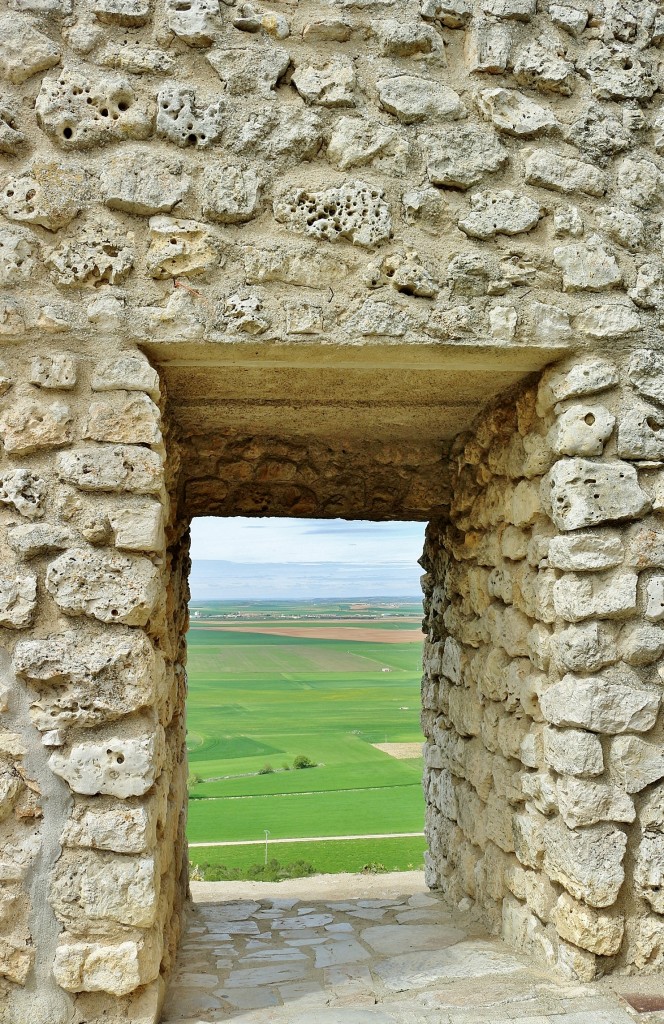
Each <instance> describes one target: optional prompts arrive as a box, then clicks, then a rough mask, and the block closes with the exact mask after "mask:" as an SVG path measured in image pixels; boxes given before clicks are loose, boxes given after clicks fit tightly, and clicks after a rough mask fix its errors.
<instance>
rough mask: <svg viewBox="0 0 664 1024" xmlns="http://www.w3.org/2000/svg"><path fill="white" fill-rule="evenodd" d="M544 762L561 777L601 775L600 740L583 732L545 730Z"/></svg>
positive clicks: (602, 760) (601, 756) (574, 730)
mask: <svg viewBox="0 0 664 1024" xmlns="http://www.w3.org/2000/svg"><path fill="white" fill-rule="evenodd" d="M543 740H544V760H545V762H546V764H547V765H548V766H549V768H553V770H554V771H555V772H558V774H559V775H573V776H581V777H585V776H589V777H592V776H593V775H601V774H602V772H603V771H604V756H603V754H602V744H601V743H600V741H599V738H598V737H597V736H595V735H594V734H593V733H591V732H583V731H582V730H580V729H553V728H551V726H547V728H545V729H544V731H543Z"/></svg>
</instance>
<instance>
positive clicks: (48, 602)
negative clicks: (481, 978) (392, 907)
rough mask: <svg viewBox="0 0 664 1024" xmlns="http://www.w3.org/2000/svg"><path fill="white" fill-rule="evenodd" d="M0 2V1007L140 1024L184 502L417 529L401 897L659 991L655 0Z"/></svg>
mask: <svg viewBox="0 0 664 1024" xmlns="http://www.w3.org/2000/svg"><path fill="white" fill-rule="evenodd" d="M0 3H1V7H0V345H1V346H2V353H1V359H0V364H1V365H0V441H1V442H2V450H1V452H0V552H1V554H2V567H1V568H0V642H1V652H0V666H1V671H2V676H1V678H0V883H1V885H2V889H1V890H0V1022H1V1024H27V1022H30V1024H34V1022H35V1021H41V1020H44V1021H48V1024H83V1022H85V1024H101V1022H102V1021H104V1022H105V1024H121V1022H123V1021H133V1022H135V1024H140V1022H142V1021H144V1022H145V1024H147V1022H152V1021H154V1020H155V1018H156V1016H157V1014H158V1010H159V1002H160V998H161V993H162V991H163V987H164V984H165V981H166V979H167V978H168V972H169V967H170V964H171V962H172V956H173V951H174V948H175V946H176V944H177V939H178V931H179V919H180V910H181V904H182V901H183V899H184V897H185V895H186V877H185V867H184V864H185V858H184V850H183V835H184V815H185V811H186V807H185V804H186V799H185V789H184V772H185V765H184V697H185V686H186V684H185V674H184V633H185V630H186V573H187V565H188V563H187V552H186V536H187V535H186V531H187V525H188V520H189V517H190V516H191V515H192V514H198V513H203V512H216V513H218V514H237V513H238V512H242V513H245V514H256V515H261V514H264V513H265V512H268V511H269V512H272V513H273V514H274V513H282V514H287V515H314V514H316V515H318V514H320V515H327V516H333V515H349V516H351V517H359V518H362V517H370V518H377V519H379V518H380V519H384V518H394V519H403V518H409V517H416V518H419V519H427V518H432V519H434V522H433V523H432V526H431V527H430V530H429V534H428V541H427V551H426V555H425V560H426V568H427V572H428V575H427V597H426V603H427V622H428V625H429V630H430V637H429V640H428V642H427V648H426V665H427V672H426V676H425V687H424V717H425V728H426V733H427V737H428V738H429V742H428V745H427V756H428V764H429V768H428V774H427V783H426V784H427V792H428V796H429V799H430V814H429V824H428V832H429V839H430V855H429V872H430V879H431V882H432V884H436V885H439V886H442V887H444V888H446V889H448V890H449V892H450V893H451V895H453V896H454V897H455V898H456V899H465V898H472V899H476V900H477V902H478V904H479V905H480V906H481V907H482V908H483V911H484V912H485V914H486V915H487V917H488V919H489V920H490V922H491V923H492V925H494V926H495V927H499V928H502V929H503V933H504V934H505V935H506V937H507V938H509V940H510V941H513V942H517V943H519V944H521V945H527V946H528V948H532V949H536V950H538V951H539V953H540V954H543V955H544V956H546V957H547V959H549V960H550V961H553V962H556V963H558V964H559V965H560V967H561V969H563V970H565V971H567V972H568V973H576V974H577V975H579V976H582V977H589V976H591V975H592V973H593V972H594V971H596V970H597V969H603V970H607V969H612V968H618V969H634V968H635V967H639V966H643V967H648V968H652V967H656V966H658V965H659V964H660V962H661V959H662V952H661V950H662V938H661V927H660V924H659V922H660V920H661V918H660V917H659V916H657V915H658V914H659V913H660V911H662V910H664V906H663V905H661V902H660V895H659V888H660V876H661V865H662V855H661V853H660V849H661V847H660V838H661V832H660V831H659V829H660V828H664V827H663V826H662V825H661V816H660V811H659V802H658V801H659V797H658V795H657V792H656V790H654V789H653V787H654V786H656V783H657V779H658V774H659V765H660V754H659V752H658V741H659V732H658V731H657V730H658V726H657V714H658V706H659V696H658V695H659V689H658V687H659V676H658V670H657V666H656V662H657V659H658V658H659V656H660V654H661V653H662V652H664V644H660V631H661V628H660V625H659V624H658V623H659V621H660V619H661V614H660V613H661V605H662V594H663V593H664V582H663V580H664V575H663V573H664V557H663V556H662V554H661V553H660V547H661V544H660V541H659V536H660V534H659V533H658V530H657V525H658V523H659V518H658V517H659V516H660V514H661V510H662V508H664V496H663V495H664V490H663V489H662V485H661V484H660V482H659V476H660V474H661V468H660V467H661V465H662V464H663V463H664V441H663V440H662V436H663V435H662V430H663V428H662V418H661V414H660V411H658V410H659V408H660V407H661V406H662V405H664V402H663V399H664V395H663V393H662V391H661V380H662V367H661V366H660V363H659V359H660V357H659V356H658V355H657V352H658V350H660V349H661V347H662V344H661V342H662V335H661V323H660V312H659V311H660V309H661V306H662V302H663V301H664V264H663V262H662V256H661V226H662V225H661V221H662V200H661V196H662V176H663V173H664V165H663V164H662V154H664V116H663V114H662V107H661V87H662V68H661V50H660V47H661V45H662V43H664V15H663V14H662V13H661V11H660V8H659V6H657V5H656V4H654V3H649V2H647V0H640V2H637V0H589V2H586V0H583V2H582V0H565V2H562V3H553V2H548V0H472V2H471V0H421V2H420V0H320V2H318V0H302V2H301V3H299V4H298V3H296V2H287V0H286V2H285V0H275V3H274V4H271V5H270V4H268V3H267V2H263V0H256V2H255V3H254V4H253V6H252V5H251V4H249V3H244V2H242V0H236V2H235V3H232V2H228V3H226V2H224V3H223V4H220V3H219V0H187V2H186V3H184V4H182V3H179V2H178V0H154V2H151V0H0ZM600 346H602V350H601V354H600ZM167 349H168V353H167V357H168V371H166V370H164V369H163V363H164V361H165V359H166V356H165V354H164V353H165V352H166V350H167ZM397 349H398V350H399V351H403V352H404V353H407V357H404V358H402V359H401V361H400V362H399V361H398V360H394V358H393V355H392V356H390V358H388V356H387V355H386V353H392V354H393V353H394V351H395V350H397ZM174 350H176V351H174ZM314 350H315V353H314ZM143 351H145V352H146V353H149V356H150V361H148V359H147V357H146V355H144V354H143ZM178 351H179V352H181V353H183V355H182V357H179V356H178ZM221 352H223V353H224V354H225V357H226V363H225V364H224V363H223V360H222V358H221V356H220V353H221ZM229 352H230V353H231V355H228V353H229ZM341 352H343V359H341V357H340V353H341ZM367 352H369V355H367V354H366V353H367ZM423 352H425V354H426V357H427V358H426V359H423V358H422V353H423ZM452 352H453V353H454V356H453V357H452V356H451V355H450V353H452ZM487 352H491V354H492V360H494V361H493V362H490V363H489V362H485V363H484V364H483V372H480V368H481V364H482V359H485V360H486V353H487ZM240 353H242V354H240ZM247 353H249V355H248V354H247ZM358 353H362V359H360V358H359V356H358V355H357V354H358ZM566 353H567V354H569V362H568V363H567V365H566V367H565V368H563V369H562V370H553V371H551V372H547V375H546V377H545V378H544V381H543V383H542V384H541V385H540V387H539V391H538V392H537V394H536V391H535V390H534V388H533V389H531V390H530V391H526V392H524V393H523V394H522V395H521V396H520V397H518V398H515V397H514V395H512V398H510V399H509V400H507V399H506V400H505V402H503V404H501V405H499V406H498V407H497V408H496V409H495V410H494V411H492V412H490V413H487V414H486V415H485V416H484V417H483V418H482V420H481V422H480V423H479V424H478V425H477V427H476V429H475V430H474V431H473V435H472V437H471V438H466V437H464V438H463V439H461V440H459V441H457V442H456V443H455V444H454V445H453V447H452V451H451V454H450V455H449V456H448V454H447V453H448V448H449V442H450V440H451V439H452V437H453V435H454V434H455V433H457V432H458V431H459V429H460V425H461V422H463V423H466V422H468V421H469V420H470V418H471V414H470V413H469V409H471V408H472V411H473V414H474V411H475V410H476V408H477V407H478V405H479V402H480V401H484V400H485V397H484V396H485V394H486V395H487V396H488V395H493V394H495V393H496V392H497V391H499V390H502V389H503V387H504V386H506V384H505V385H504V384H503V383H500V382H502V381H505V382H507V381H509V382H510V383H511V382H513V381H514V380H515V379H518V380H522V379H523V378H524V376H525V375H527V374H528V373H530V372H531V371H532V370H538V371H539V370H541V369H542V368H543V367H544V365H545V364H546V363H547V362H548V361H550V360H552V359H556V358H558V357H559V356H561V355H564V354H566ZM589 353H591V354H592V353H595V361H594V362H592V361H591V362H590V363H588V361H587V360H588V358H589ZM496 354H497V355H496ZM185 356H186V358H185ZM448 358H449V359H450V362H451V363H453V364H454V365H453V373H452V374H451V375H449V376H448V377H444V376H443V375H442V369H444V364H445V361H446V360H447V359H448ZM187 359H191V361H192V365H194V366H195V370H196V372H195V373H192V374H190V376H189V377H187V376H186V375H183V376H182V377H180V378H179V377H178V373H177V366H178V361H179V360H180V362H186V360H187ZM233 359H235V360H236V364H235V365H234V374H233V375H232V376H233V381H232V386H231V385H230V384H229V383H228V377H229V376H230V371H229V370H228V367H229V366H230V365H231V364H232V361H233ZM411 360H412V365H411ZM224 366H225V367H226V371H228V374H227V376H225V372H226V371H225V369H224ZM395 366H398V367H400V369H396V370H395V369H394V367H395ZM487 366H489V373H487ZM294 367H295V368H296V370H297V372H292V371H293V368H294ZM492 367H495V372H496V377H497V378H498V376H499V375H504V376H500V380H499V382H498V383H496V382H495V381H494V382H493V383H492V385H491V386H489V384H488V383H487V377H488V376H490V373H491V372H492V370H491V368H492ZM275 368H276V370H275ZM159 369H161V370H162V378H160V375H159V372H158V371H159ZM413 369H417V372H410V371H411V370H413ZM357 370H359V371H360V372H355V371H357ZM263 371H264V373H265V381H267V380H268V378H269V381H270V387H269V389H268V388H267V387H266V386H262V384H261V374H262V373H263ZM277 371H278V372H277ZM305 371H307V372H305ZM323 371H332V372H330V373H328V375H327V376H325V374H324V373H323ZM166 372H168V374H169V378H168V379H169V381H173V382H175V386H174V388H171V390H172V391H173V390H176V391H177V387H178V383H177V382H178V380H182V381H185V383H184V384H183V385H182V386H183V390H185V391H186V389H187V388H188V387H190V388H191V389H192V392H194V391H195V392H196V393H195V394H192V395H189V394H171V396H170V401H169V404H168V407H167V406H166V399H165V394H164V388H163V386H162V380H163V374H164V373H166ZM319 373H320V374H321V380H322V383H321V381H318V382H316V376H317V374H319ZM400 373H401V374H403V376H402V377H400V376H399V374H400ZM196 374H198V380H197V383H194V381H195V380H196ZM270 374H271V376H270ZM208 376H209V377H210V378H211V385H213V386H211V387H210V389H209V391H208V390H206V388H205V387H204V386H203V385H204V383H205V381H204V382H203V383H201V377H203V378H206V377H208ZM212 378H213V379H212ZM351 378H352V386H351ZM439 380H444V381H447V383H446V384H443V385H442V386H440V387H439V385H438V381H439ZM187 381H188V382H189V383H187ZM328 382H329V383H328ZM420 382H423V383H422V384H420ZM314 383H316V388H314ZM485 384H486V392H485V390H484V387H485ZM400 385H403V388H402V390H403V396H401V398H400V397H399V387H400ZM420 387H421V390H422V391H423V392H424V395H423V400H422V402H421V403H420V404H419V405H418V408H417V410H416V412H417V415H416V416H413V415H410V416H409V413H410V412H412V410H410V409H409V408H408V405H409V401H410V398H411V397H412V396H413V394H414V392H416V391H417V390H418V388H420ZM308 390H315V392H316V393H315V397H316V400H317V402H318V406H316V405H315V404H313V403H312V404H311V405H307V404H306V402H305V401H304V400H303V395H304V396H305V397H306V393H307V391H308ZM327 390H329V391H330V395H329V399H330V402H329V408H324V402H323V399H325V398H327V397H328V396H327V394H326V392H327ZM268 391H269V393H268V394H266V392H268ZM293 391H296V392H297V398H298V401H297V402H296V401H293V400H292V399H293V394H292V393H291V392H293ZM450 392H451V393H450ZM210 396H211V397H210ZM229 396H230V397H229ZM404 396H406V397H404ZM478 396H479V398H478ZM208 397H210V407H209V409H206V410H205V412H206V416H205V418H202V414H201V404H205V403H207V401H208ZM238 399H241V401H242V403H243V404H241V405H240V404H237V402H236V404H235V405H234V404H233V401H234V400H238ZM227 400H228V406H229V408H230V409H231V412H230V413H229V418H227V419H224V417H223V416H222V413H221V411H220V410H221V409H222V407H223V405H224V402H226V401H227ZM438 401H439V403H440V406H445V407H446V408H447V413H446V415H445V416H437V415H435V412H436V408H435V407H436V403H437V402H438ZM196 402H198V404H196ZM289 402H290V404H289ZM374 402H375V404H376V408H377V407H378V404H379V403H380V415H378V412H376V413H375V417H374V418H372V403H374ZM187 403H189V404H187ZM252 403H253V404H255V408H256V421H257V424H258V425H257V427H256V429H254V424H253V423H252V422H250V420H251V408H252ZM298 403H299V404H298ZM413 404H415V403H413ZM427 409H430V410H431V414H430V418H429V419H427ZM238 410H241V414H242V417H243V420H242V423H241V424H240V425H239V426H237V425H234V423H235V421H234V420H233V417H234V416H238V415H240V412H238ZM303 410H304V411H303ZM392 411H393V412H392ZM279 416H281V418H279ZM304 416H306V417H307V418H308V420H307V423H306V424H304V425H302V424H300V423H299V422H298V420H299V419H301V418H302V417H304ZM317 416H320V419H317ZM455 416H458V417H459V421H458V422H455V419H454V417H455ZM178 417H179V419H178ZM187 417H188V418H187ZM353 418H354V420H355V421H354V422H353V423H351V422H350V421H351V420H352V419H353ZM199 420H200V422H198V421H199ZM434 423H435V426H433V424H434ZM283 424H287V425H288V429H286V428H284V427H283ZM183 425H186V427H187V429H186V430H185V429H183ZM280 425H281V426H280ZM301 426H302V429H301V430H300V431H299V432H298V430H299V428H300V427H301ZM305 426H306V429H304V427H305ZM351 428H352V429H351ZM420 434H421V437H420ZM180 441H181V442H182V447H181V446H180ZM450 475H452V477H453V480H454V486H453V488H452V489H450ZM452 496H453V500H452V504H451V511H450V512H449V513H448V506H449V503H450V500H451V498H452ZM605 524H609V525H605ZM611 524H613V525H611ZM616 524H618V525H616ZM630 524H631V525H630ZM598 858H600V859H601V870H599V869H598V868H597V863H596V862H597V860H598Z"/></svg>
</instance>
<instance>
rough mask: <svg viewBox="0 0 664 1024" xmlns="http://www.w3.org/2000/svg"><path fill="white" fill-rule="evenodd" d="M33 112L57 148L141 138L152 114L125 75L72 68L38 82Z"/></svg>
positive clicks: (90, 145) (149, 128) (151, 119)
mask: <svg viewBox="0 0 664 1024" xmlns="http://www.w3.org/2000/svg"><path fill="white" fill-rule="evenodd" d="M35 110H36V112H37V121H38V124H39V126H40V128H41V129H42V130H43V131H45V132H46V134H47V135H48V136H50V138H51V139H52V140H53V142H55V143H56V144H57V145H58V146H60V147H61V148H63V149H91V148H92V147H94V146H103V145H106V144H107V143H109V142H124V141H126V140H127V139H146V138H148V136H149V135H150V134H151V132H152V126H153V116H154V115H153V112H152V110H151V109H150V107H149V106H148V105H147V104H145V103H144V102H143V101H141V100H139V98H138V96H137V94H136V93H135V92H134V89H133V87H132V85H131V83H130V81H129V80H128V79H127V78H122V77H120V76H116V75H95V76H94V77H92V78H87V77H86V76H85V75H84V74H82V73H81V72H79V71H75V70H73V69H67V70H63V71H62V72H61V73H60V74H59V75H57V76H55V77H51V78H45V79H44V80H43V81H42V85H41V89H40V90H39V95H38V96H37V102H36V104H35Z"/></svg>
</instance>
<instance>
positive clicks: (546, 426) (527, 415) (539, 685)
mask: <svg viewBox="0 0 664 1024" xmlns="http://www.w3.org/2000/svg"><path fill="white" fill-rule="evenodd" d="M663 381H664V359H663V358H662V357H661V356H660V355H658V354H657V353H655V352H653V351H652V350H643V349H641V350H635V351H634V352H633V353H632V354H631V355H630V356H629V358H626V359H625V360H624V362H623V363H622V364H620V363H619V362H618V361H616V360H615V359H605V358H601V357H590V358H587V359H585V360H577V361H574V362H572V363H569V364H567V365H561V366H559V367H556V368H554V369H552V370H550V371H547V373H545V374H544V376H543V378H542V380H541V382H540V383H539V386H536V385H533V386H531V387H529V388H527V389H526V390H524V391H522V392H521V393H520V394H519V395H518V396H517V397H516V398H515V399H514V400H512V401H510V402H509V403H508V404H503V405H499V406H498V407H496V408H494V409H493V410H491V411H489V412H488V413H487V414H486V415H485V416H484V417H483V418H482V420H481V421H480V422H479V423H478V424H477V429H476V430H475V431H474V432H473V433H472V434H471V435H470V436H468V435H465V436H462V437H460V438H458V440H457V442H456V445H455V450H454V452H453V453H452V460H453V463H454V469H455V477H454V479H453V488H454V499H453V503H452V507H451V512H450V520H449V522H437V523H432V524H430V526H429V529H428V533H427V540H426V548H425V553H424V557H423V561H422V564H423V566H424V568H425V569H426V575H425V577H424V578H423V580H424V590H425V614H426V619H425V622H426V626H427V628H428V636H427V640H426V642H425V656H424V662H425V675H424V681H423V698H422V702H423V725H424V731H425V734H426V737H427V743H426V746H425V761H426V764H427V769H426V775H425V792H426V795H427V800H428V804H429V808H428V822H427V835H428V840H429V851H430V852H429V854H428V872H429V879H430V883H431V884H432V885H434V886H437V887H440V888H441V889H443V890H445V891H446V892H447V893H449V894H450V896H451V897H452V898H453V899H454V900H455V901H463V900H465V901H466V902H467V901H468V900H472V901H475V902H476V903H477V905H478V907H479V908H480V909H481V910H482V911H483V913H484V914H485V916H486V918H487V919H488V922H489V923H490V925H491V926H493V928H494V929H495V930H497V931H499V932H501V934H502V935H503V936H504V937H505V938H506V939H507V941H508V942H510V943H513V944H515V945H517V946H520V947H523V948H525V949H527V950H529V951H530V952H534V953H535V954H536V955H537V956H538V957H540V959H543V960H544V961H546V962H548V963H554V964H556V965H557V966H558V968H559V969H560V970H562V971H563V972H564V973H565V974H567V975H569V976H571V977H578V978H582V979H584V980H588V979H591V978H593V977H594V976H595V974H596V973H603V972H606V971H610V970H616V969H617V970H620V971H629V972H631V971H653V970H655V971H656V970H661V969H662V966H663V965H664V918H663V917H662V916H660V915H661V914H662V913H664V903H663V902H662V894H661V883H662V874H663V871H664V785H663V784H662V782H661V779H662V778H663V777H664V755H663V753H662V726H661V716H660V714H659V712H660V703H661V697H662V670H661V660H660V659H661V655H662V653H663V652H664V628H663V627H662V623H663V622H664V574H663V573H664V525H663V523H662V513H663V512H664V491H663V490H662V488H663V487H664V469H663V463H662V460H663V458H664V418H663V412H662V406H663V405H664V387H663Z"/></svg>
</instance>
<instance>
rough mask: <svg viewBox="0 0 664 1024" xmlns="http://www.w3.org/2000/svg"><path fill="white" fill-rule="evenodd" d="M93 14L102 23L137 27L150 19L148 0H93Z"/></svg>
mask: <svg viewBox="0 0 664 1024" xmlns="http://www.w3.org/2000/svg"><path fill="white" fill-rule="evenodd" d="M94 13H95V16H96V17H97V18H98V19H99V21H101V22H102V23H103V24H108V25H122V26H123V27H125V28H137V27H139V26H141V25H145V24H147V22H148V21H149V20H150V2H149V0H94Z"/></svg>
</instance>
